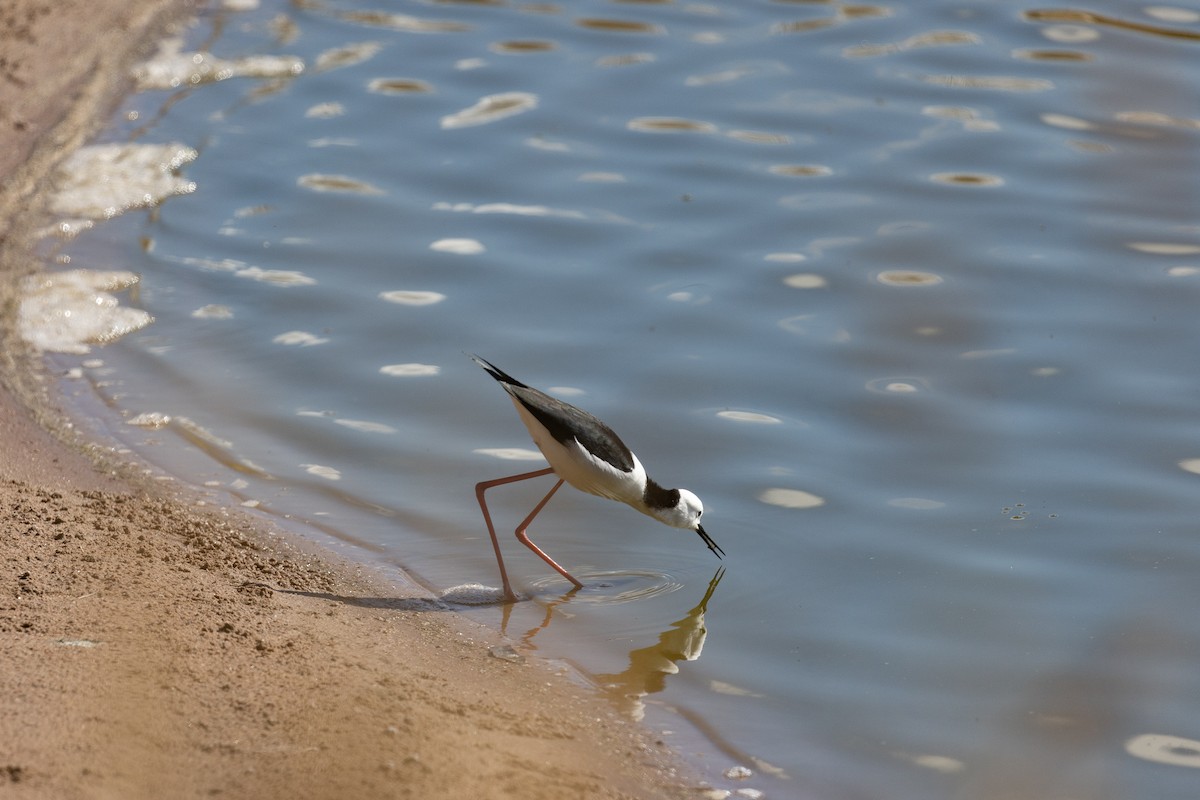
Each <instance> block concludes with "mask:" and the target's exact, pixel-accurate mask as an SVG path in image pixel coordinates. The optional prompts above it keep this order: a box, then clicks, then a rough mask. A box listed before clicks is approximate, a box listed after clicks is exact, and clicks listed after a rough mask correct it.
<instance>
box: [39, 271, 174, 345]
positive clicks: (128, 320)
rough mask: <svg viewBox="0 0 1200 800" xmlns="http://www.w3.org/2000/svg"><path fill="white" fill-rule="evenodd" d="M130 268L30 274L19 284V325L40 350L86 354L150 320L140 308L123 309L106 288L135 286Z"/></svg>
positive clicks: (134, 278)
mask: <svg viewBox="0 0 1200 800" xmlns="http://www.w3.org/2000/svg"><path fill="white" fill-rule="evenodd" d="M137 282H138V276H137V275H135V274H133V273H132V272H124V271H110V272H102V271H98V270H87V269H73V270H68V271H67V272H54V273H41V274H38V275H31V276H29V277H27V278H26V279H25V280H24V281H22V283H21V307H20V311H19V312H18V317H17V326H18V329H19V330H20V332H21V336H22V338H24V339H25V341H26V342H28V343H29V344H31V345H33V346H34V347H36V348H37V349H39V350H42V351H51V352H55V353H88V352H91V347H90V345H93V344H107V343H108V342H111V341H113V340H115V339H118V338H120V337H122V336H124V335H125V334H127V333H132V332H133V331H136V330H140V329H141V328H144V327H146V326H147V325H149V324H150V323H151V322H153V321H154V317H152V316H150V315H149V314H148V313H146V312H145V311H143V310H141V309H140V308H125V307H123V306H121V305H120V304H119V301H118V300H117V298H116V297H114V296H113V295H112V294H110V292H117V291H121V290H122V289H128V288H129V287H131V286H134V285H135V284H137Z"/></svg>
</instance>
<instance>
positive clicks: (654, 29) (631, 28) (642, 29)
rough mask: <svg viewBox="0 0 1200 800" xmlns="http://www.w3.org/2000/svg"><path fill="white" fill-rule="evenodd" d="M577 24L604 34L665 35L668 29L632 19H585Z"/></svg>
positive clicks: (576, 21)
mask: <svg viewBox="0 0 1200 800" xmlns="http://www.w3.org/2000/svg"><path fill="white" fill-rule="evenodd" d="M575 24H576V25H578V26H579V27H581V28H587V29H589V30H593V31H603V32H604V33H643V34H654V35H658V34H663V33H666V29H664V28H663V27H661V26H659V25H655V24H653V23H650V22H638V21H637V20H631V19H602V18H598V17H583V18H581V19H577V20H575Z"/></svg>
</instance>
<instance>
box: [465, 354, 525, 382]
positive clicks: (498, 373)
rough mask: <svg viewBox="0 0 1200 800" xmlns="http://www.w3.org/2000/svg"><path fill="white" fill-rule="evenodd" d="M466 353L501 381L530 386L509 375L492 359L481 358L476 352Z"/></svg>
mask: <svg viewBox="0 0 1200 800" xmlns="http://www.w3.org/2000/svg"><path fill="white" fill-rule="evenodd" d="M466 355H467V356H468V357H469V358H470V359H471V360H472V361H474V362H475V363H476V364H478V365H479V366H481V367H483V368H484V370H485V371H486V372H487V374H488V375H491V376H492V377H493V378H495V379H496V380H497V381H499V382H500V383H507V384H509V385H510V386H520V387H522V388H526V389H528V388H529V387H528V386H525V384H523V383H521V382H520V381H519V380H517V379H516V378H514V377H513V376H512V375H509V374H508V373H507V372H505V371H504V370H502V369H500V368H499V367H497V366H496V365H495V364H492V363H491V362H490V361H486V360H484V359H482V358H480V357H479V356H477V355H475V354H474V353H467V354H466Z"/></svg>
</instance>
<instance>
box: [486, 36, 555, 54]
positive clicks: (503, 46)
mask: <svg viewBox="0 0 1200 800" xmlns="http://www.w3.org/2000/svg"><path fill="white" fill-rule="evenodd" d="M557 49H558V45H557V44H555V43H554V42H551V41H548V40H544V39H517V40H510V41H505V42H492V43H491V44H490V45H488V50H491V51H492V52H493V53H499V54H500V55H528V54H530V53H549V52H550V51H552V50H557Z"/></svg>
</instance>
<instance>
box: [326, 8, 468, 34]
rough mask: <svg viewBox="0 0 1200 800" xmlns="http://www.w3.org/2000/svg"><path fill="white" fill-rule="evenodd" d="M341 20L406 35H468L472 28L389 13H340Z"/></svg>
mask: <svg viewBox="0 0 1200 800" xmlns="http://www.w3.org/2000/svg"><path fill="white" fill-rule="evenodd" d="M336 16H337V17H338V18H339V19H344V20H346V21H347V22H355V23H358V24H359V25H369V26H371V27H375V28H387V29H388V30H393V31H402V32H404V33H466V32H467V31H469V30H471V26H470V25H468V24H467V23H465V22H456V21H454V20H442V19H425V18H422V17H413V16H410V15H408V14H393V13H390V12H387V11H339V12H337V13H336Z"/></svg>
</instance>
